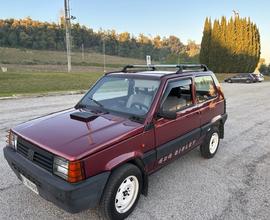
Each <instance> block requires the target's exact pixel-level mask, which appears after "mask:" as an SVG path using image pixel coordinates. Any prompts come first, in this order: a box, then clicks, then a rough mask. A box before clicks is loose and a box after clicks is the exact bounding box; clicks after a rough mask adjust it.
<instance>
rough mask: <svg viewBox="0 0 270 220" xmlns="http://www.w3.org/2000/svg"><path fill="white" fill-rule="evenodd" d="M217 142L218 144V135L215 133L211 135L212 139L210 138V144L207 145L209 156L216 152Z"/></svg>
mask: <svg viewBox="0 0 270 220" xmlns="http://www.w3.org/2000/svg"><path fill="white" fill-rule="evenodd" d="M218 142H219V137H218V133H217V132H215V133H213V134H212V137H211V139H210V143H209V151H210V153H211V154H213V153H215V152H216V150H217V147H218Z"/></svg>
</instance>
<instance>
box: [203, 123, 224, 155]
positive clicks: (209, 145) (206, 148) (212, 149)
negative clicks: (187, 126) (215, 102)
mask: <svg viewBox="0 0 270 220" xmlns="http://www.w3.org/2000/svg"><path fill="white" fill-rule="evenodd" d="M219 141H220V138H219V129H218V128H216V127H214V128H212V129H211V130H210V131H209V132H208V134H207V135H206V137H205V140H204V142H203V144H202V145H201V147H200V151H201V155H202V156H203V157H204V158H208V159H209V158H212V157H214V156H215V154H216V152H217V150H218V146H219Z"/></svg>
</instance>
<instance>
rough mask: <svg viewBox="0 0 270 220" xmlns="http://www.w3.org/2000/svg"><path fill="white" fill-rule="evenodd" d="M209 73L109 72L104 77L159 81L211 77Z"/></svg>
mask: <svg viewBox="0 0 270 220" xmlns="http://www.w3.org/2000/svg"><path fill="white" fill-rule="evenodd" d="M211 74H213V72H211V71H203V72H201V71H186V72H185V71H184V72H182V73H177V72H176V71H159V70H155V71H138V72H120V71H119V72H109V73H107V74H106V75H110V76H118V77H128V78H141V79H143V78H144V79H156V80H157V79H159V80H161V79H162V78H166V79H169V78H175V77H187V76H197V75H211Z"/></svg>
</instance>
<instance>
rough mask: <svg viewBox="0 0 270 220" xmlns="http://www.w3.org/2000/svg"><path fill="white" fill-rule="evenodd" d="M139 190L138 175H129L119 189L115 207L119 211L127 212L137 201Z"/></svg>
mask: <svg viewBox="0 0 270 220" xmlns="http://www.w3.org/2000/svg"><path fill="white" fill-rule="evenodd" d="M138 192H139V181H138V179H137V177H136V176H128V177H127V178H126V179H124V181H123V182H122V183H121V185H120V186H119V188H118V189H117V192H116V196H115V202H114V204H115V208H116V211H117V212H119V213H125V212H127V211H128V210H129V209H130V208H131V207H132V206H133V204H134V203H135V201H136V198H137V196H138Z"/></svg>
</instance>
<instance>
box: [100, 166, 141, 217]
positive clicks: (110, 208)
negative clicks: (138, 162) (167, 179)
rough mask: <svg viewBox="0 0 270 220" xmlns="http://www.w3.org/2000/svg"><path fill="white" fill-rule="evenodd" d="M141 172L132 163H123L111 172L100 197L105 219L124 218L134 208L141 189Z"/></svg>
mask: <svg viewBox="0 0 270 220" xmlns="http://www.w3.org/2000/svg"><path fill="white" fill-rule="evenodd" d="M142 182H143V179H142V173H141V171H140V169H139V168H138V167H136V166H135V165H133V164H125V165H123V166H121V167H119V168H117V169H116V170H114V171H113V172H112V174H111V177H110V179H109V181H108V184H107V186H106V189H105V191H104V194H103V196H102V199H101V204H100V206H101V209H102V210H101V211H102V212H103V215H104V217H105V218H106V219H113V220H114V219H115V220H118V219H125V218H126V217H128V215H129V214H130V213H131V212H132V211H133V210H134V208H135V207H136V205H137V202H138V200H139V198H140V194H141V190H142Z"/></svg>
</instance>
